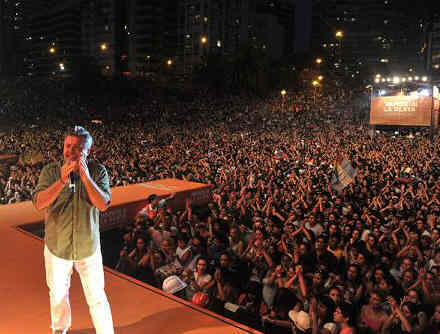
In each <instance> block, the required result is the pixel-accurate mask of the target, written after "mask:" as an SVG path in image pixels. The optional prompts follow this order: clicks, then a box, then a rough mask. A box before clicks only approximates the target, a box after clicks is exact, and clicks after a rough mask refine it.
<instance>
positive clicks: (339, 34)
mask: <svg viewBox="0 0 440 334" xmlns="http://www.w3.org/2000/svg"><path fill="white" fill-rule="evenodd" d="M335 37H336V38H338V39H341V38H342V37H344V32H343V31H342V30H338V31H336V33H335Z"/></svg>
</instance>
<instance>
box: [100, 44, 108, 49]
mask: <svg viewBox="0 0 440 334" xmlns="http://www.w3.org/2000/svg"><path fill="white" fill-rule="evenodd" d="M101 50H102V51H105V50H107V44H106V43H102V44H101Z"/></svg>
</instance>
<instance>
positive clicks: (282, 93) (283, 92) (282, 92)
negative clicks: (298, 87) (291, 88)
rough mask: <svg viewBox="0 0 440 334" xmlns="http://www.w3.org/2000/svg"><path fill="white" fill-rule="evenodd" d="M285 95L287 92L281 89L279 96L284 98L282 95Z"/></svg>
mask: <svg viewBox="0 0 440 334" xmlns="http://www.w3.org/2000/svg"><path fill="white" fill-rule="evenodd" d="M286 94H287V91H286V90H285V89H283V90H282V91H281V96H282V97H284V95H286Z"/></svg>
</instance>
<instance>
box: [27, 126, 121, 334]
mask: <svg viewBox="0 0 440 334" xmlns="http://www.w3.org/2000/svg"><path fill="white" fill-rule="evenodd" d="M92 143H93V139H92V137H91V135H90V133H89V132H88V131H87V130H86V129H84V128H83V127H80V126H75V127H74V128H73V129H71V130H69V131H68V132H67V134H66V136H65V139H64V150H63V157H64V161H63V162H62V163H61V162H54V163H50V164H48V165H46V166H45V167H44V168H43V170H42V171H41V174H40V178H39V181H38V185H37V187H36V189H35V191H34V193H33V196H32V200H33V203H34V205H35V207H36V208H37V209H38V210H43V209H44V210H45V247H44V262H45V267H46V282H47V285H48V287H49V296H50V310H51V320H52V326H51V327H52V333H54V334H66V333H67V331H68V330H69V328H70V327H71V321H72V318H71V309H70V303H69V288H70V280H71V275H72V272H73V268H75V270H76V271H77V272H78V274H79V276H80V278H81V283H82V286H83V289H84V294H85V296H86V300H87V304H88V305H89V310H90V315H91V317H92V321H93V325H94V327H95V329H96V333H97V334H113V333H114V329H113V320H112V315H111V310H110V305H109V303H108V301H107V296H106V294H105V291H104V270H103V265H102V255H101V246H100V236H99V212H100V211H104V210H106V209H107V208H108V207H109V205H110V201H111V193H110V184H109V177H108V174H107V171H106V169H105V167H104V166H103V165H101V164H98V163H96V162H94V161H88V160H87V156H88V154H89V152H90V148H91V147H92Z"/></svg>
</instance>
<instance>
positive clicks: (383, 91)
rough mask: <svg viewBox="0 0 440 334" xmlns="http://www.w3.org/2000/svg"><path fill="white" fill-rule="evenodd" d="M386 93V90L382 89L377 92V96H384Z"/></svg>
mask: <svg viewBox="0 0 440 334" xmlns="http://www.w3.org/2000/svg"><path fill="white" fill-rule="evenodd" d="M386 93H387V92H386V90H383V89H382V90H380V91H379V96H384V95H385V94H386Z"/></svg>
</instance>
